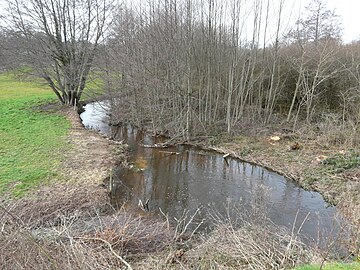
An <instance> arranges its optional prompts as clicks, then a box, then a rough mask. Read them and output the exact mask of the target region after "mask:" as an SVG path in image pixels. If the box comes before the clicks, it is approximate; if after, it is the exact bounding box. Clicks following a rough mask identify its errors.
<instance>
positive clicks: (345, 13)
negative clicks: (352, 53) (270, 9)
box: [287, 0, 360, 42]
mask: <svg viewBox="0 0 360 270" xmlns="http://www.w3.org/2000/svg"><path fill="white" fill-rule="evenodd" d="M287 1H291V0H287ZM301 2H302V3H304V4H302V6H306V4H307V3H309V2H310V1H309V0H301ZM327 6H328V7H329V9H335V12H336V14H338V15H340V17H341V22H342V26H343V28H344V31H343V39H344V41H345V42H350V41H353V40H360V0H327Z"/></svg>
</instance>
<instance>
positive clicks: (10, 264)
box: [0, 204, 172, 269]
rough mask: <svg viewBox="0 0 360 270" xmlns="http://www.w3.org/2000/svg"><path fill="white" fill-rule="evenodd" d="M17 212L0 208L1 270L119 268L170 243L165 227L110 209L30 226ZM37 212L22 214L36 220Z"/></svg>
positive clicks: (71, 213)
mask: <svg viewBox="0 0 360 270" xmlns="http://www.w3.org/2000/svg"><path fill="white" fill-rule="evenodd" d="M19 206H20V205H7V206H4V205H2V206H1V207H0V212H1V214H0V216H1V218H0V228H1V231H0V269H111V268H119V267H121V266H124V265H126V264H127V262H126V259H125V257H126V256H128V255H134V254H135V255H136V254H143V253H146V254H151V253H154V252H159V251H161V250H163V249H164V248H165V247H166V246H167V245H168V244H169V242H170V241H171V240H172V235H171V234H170V231H169V230H168V226H167V224H166V222H161V221H159V220H156V219H154V218H151V217H140V216H138V215H137V214H135V213H132V212H129V211H125V210H123V209H120V210H118V211H115V210H114V209H112V208H111V207H110V206H106V207H104V206H103V207H100V208H99V207H98V208H94V207H93V206H89V207H82V208H81V207H80V208H71V209H70V208H67V209H66V210H65V211H54V212H52V214H51V215H49V214H48V215H44V216H42V217H37V218H36V219H35V218H33V219H32V220H31V221H30V220H28V219H26V218H25V217H27V216H28V214H23V215H21V213H23V212H20V215H19V211H18V210H19ZM36 209H37V207H36V205H35V204H33V205H27V206H25V209H23V210H24V212H25V211H26V212H27V213H34V215H32V216H35V215H36V214H35V212H36ZM24 220H26V222H25V221H24Z"/></svg>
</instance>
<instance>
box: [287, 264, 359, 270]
mask: <svg viewBox="0 0 360 270" xmlns="http://www.w3.org/2000/svg"><path fill="white" fill-rule="evenodd" d="M319 269H320V265H304V266H299V267H297V268H295V269H294V270H319ZM322 269H323V270H360V263H357V262H354V263H350V264H347V263H330V264H325V265H324V266H323V268H322Z"/></svg>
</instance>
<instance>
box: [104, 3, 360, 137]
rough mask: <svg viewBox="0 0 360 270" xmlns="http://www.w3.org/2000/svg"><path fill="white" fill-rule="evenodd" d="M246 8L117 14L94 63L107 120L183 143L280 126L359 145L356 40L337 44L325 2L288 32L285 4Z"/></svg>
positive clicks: (182, 7)
mask: <svg viewBox="0 0 360 270" xmlns="http://www.w3.org/2000/svg"><path fill="white" fill-rule="evenodd" d="M245 2H246V1H241V0H233V1H225V2H223V1H215V0H206V1H205V0H203V1H191V0H187V1H176V0H169V1H163V0H159V1H152V2H149V3H147V4H144V5H142V6H139V7H137V8H134V7H132V8H129V7H126V6H122V7H121V8H119V9H118V10H117V13H116V15H115V18H116V20H115V22H114V23H113V29H112V33H111V38H110V39H109V41H108V42H107V44H106V45H105V46H103V47H102V48H101V50H102V56H103V57H101V59H98V60H97V64H98V66H101V67H102V68H103V70H105V71H106V72H105V73H106V75H105V76H104V79H105V81H106V87H107V90H108V93H109V94H110V97H114V98H116V99H114V110H113V112H112V113H113V116H114V117H115V118H118V119H120V120H129V121H131V122H133V123H135V124H138V125H144V124H147V125H149V124H151V128H152V129H153V130H155V131H156V132H163V133H164V132H170V134H172V135H178V136H179V135H180V136H183V137H184V138H185V139H191V138H192V137H194V136H197V135H212V134H214V133H218V132H219V131H226V132H228V133H230V134H233V133H237V132H241V131H245V130H248V129H252V128H254V127H259V126H267V125H269V124H272V123H275V122H276V123H282V124H283V126H284V127H286V128H290V129H293V130H296V129H297V128H300V127H303V126H304V125H310V126H312V128H314V127H315V129H314V130H315V131H316V132H318V133H326V132H327V133H329V132H332V133H334V136H333V137H332V138H333V141H334V143H344V142H348V143H350V144H356V143H357V139H356V138H357V137H356V134H357V133H358V132H359V124H360V110H359V106H358V105H359V101H360V87H359V85H360V72H359V71H360V69H359V63H360V43H359V42H353V43H351V44H344V43H343V42H342V41H341V39H340V37H339V36H340V34H341V33H340V28H339V27H338V24H337V16H336V15H335V14H334V13H332V12H329V10H327V9H326V6H325V5H324V4H323V2H324V1H320V0H315V1H313V2H312V3H311V5H310V6H309V7H308V8H307V11H308V13H307V14H304V15H303V19H299V20H298V21H297V24H296V25H295V26H294V27H293V29H292V30H291V29H290V30H289V29H286V28H284V25H285V24H286V23H287V19H288V18H287V19H286V16H289V15H284V12H285V8H286V7H285V6H284V5H285V1H279V2H277V5H276V6H270V4H271V1H261V0H259V1H254V3H253V5H250V8H246V7H247V5H245V4H244V3H245ZM270 25H272V26H270ZM249 29H251V31H249ZM249 33H250V34H249ZM344 134H346V135H344Z"/></svg>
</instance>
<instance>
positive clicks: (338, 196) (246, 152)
mask: <svg viewBox="0 0 360 270" xmlns="http://www.w3.org/2000/svg"><path fill="white" fill-rule="evenodd" d="M295 136H296V135H295ZM295 136H294V135H293V137H292V136H289V135H288V134H281V133H275V134H273V135H269V136H253V137H247V136H239V137H236V138H233V139H231V140H229V141H226V142H219V143H217V144H215V145H210V146H209V145H207V146H205V147H207V148H210V149H214V150H216V151H218V152H220V153H223V154H230V156H233V157H236V158H239V159H241V160H244V161H247V162H250V163H253V164H257V165H259V166H262V167H265V168H268V169H270V170H272V171H275V172H277V173H279V174H282V175H284V176H286V177H288V178H289V179H292V180H294V181H296V182H297V183H299V184H300V185H301V186H302V187H304V188H305V189H308V190H314V191H318V192H320V193H321V194H322V195H323V196H324V198H325V199H326V200H327V201H328V202H329V203H331V204H336V205H337V206H338V207H339V208H340V209H341V211H342V213H343V214H344V215H345V216H346V217H347V218H349V219H350V220H351V222H352V223H353V224H354V226H355V228H360V204H359V202H360V156H359V155H360V150H359V149H354V148H351V149H350V148H345V147H344V146H343V147H341V146H329V145H326V144H321V143H319V142H318V141H317V140H315V139H314V140H309V139H305V138H301V137H300V136H296V137H295ZM294 137H295V138H294ZM357 235H358V236H359V231H358V230H357Z"/></svg>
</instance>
